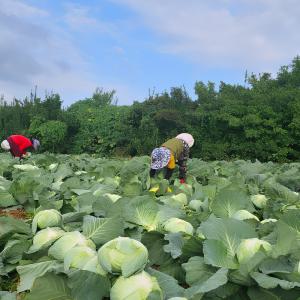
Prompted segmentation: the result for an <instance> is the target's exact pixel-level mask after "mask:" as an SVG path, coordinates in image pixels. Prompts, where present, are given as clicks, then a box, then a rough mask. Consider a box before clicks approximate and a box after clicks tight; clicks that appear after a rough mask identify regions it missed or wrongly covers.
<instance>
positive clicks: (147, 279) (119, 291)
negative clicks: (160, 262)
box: [110, 271, 163, 300]
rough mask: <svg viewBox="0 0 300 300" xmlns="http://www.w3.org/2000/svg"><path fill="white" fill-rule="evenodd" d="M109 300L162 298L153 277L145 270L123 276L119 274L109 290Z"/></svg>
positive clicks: (159, 299) (156, 299)
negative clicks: (126, 276)
mask: <svg viewBox="0 0 300 300" xmlns="http://www.w3.org/2000/svg"><path fill="white" fill-rule="evenodd" d="M110 299H111V300H130V299H132V300H134V299H136V300H147V299H151V300H162V299H163V295H162V291H161V289H160V287H159V285H158V282H157V280H156V278H155V277H152V276H150V275H149V274H148V273H146V272H145V271H142V272H141V273H138V274H136V275H133V276H130V277H128V278H125V277H123V276H120V277H119V278H118V279H117V281H116V282H115V284H114V285H113V287H112V289H111V291H110Z"/></svg>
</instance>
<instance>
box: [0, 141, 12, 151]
mask: <svg viewBox="0 0 300 300" xmlns="http://www.w3.org/2000/svg"><path fill="white" fill-rule="evenodd" d="M1 148H2V149H3V150H6V151H8V150H10V145H9V142H8V141H7V140H4V141H2V143H1Z"/></svg>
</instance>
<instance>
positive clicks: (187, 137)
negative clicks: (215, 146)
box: [176, 133, 194, 148]
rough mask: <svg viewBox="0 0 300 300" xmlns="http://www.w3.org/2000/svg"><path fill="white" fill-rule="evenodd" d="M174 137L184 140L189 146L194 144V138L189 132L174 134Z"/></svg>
mask: <svg viewBox="0 0 300 300" xmlns="http://www.w3.org/2000/svg"><path fill="white" fill-rule="evenodd" d="M176 139H179V140H182V141H184V142H186V143H187V144H188V146H189V147H190V148H191V147H193V145H194V138H193V136H192V135H191V134H189V133H180V134H178V135H177V136H176Z"/></svg>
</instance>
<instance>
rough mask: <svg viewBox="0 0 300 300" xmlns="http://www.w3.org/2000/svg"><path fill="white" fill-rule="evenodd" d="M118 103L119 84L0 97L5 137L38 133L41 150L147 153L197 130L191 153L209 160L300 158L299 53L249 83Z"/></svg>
mask: <svg viewBox="0 0 300 300" xmlns="http://www.w3.org/2000/svg"><path fill="white" fill-rule="evenodd" d="M195 94H196V99H192V98H191V97H190V96H189V95H188V93H187V92H186V90H185V89H184V88H183V87H174V88H171V89H170V91H169V92H163V93H160V94H153V95H150V96H149V97H148V98H147V99H146V100H145V101H143V102H134V103H133V104H132V105H127V106H125V105H123V106H120V105H117V104H116V98H115V92H114V91H104V90H103V89H96V91H95V92H94V94H93V96H92V97H90V98H86V99H83V100H79V101H76V102H74V103H73V104H72V105H70V106H69V107H67V108H63V107H62V100H61V98H60V96H59V95H58V94H49V95H46V96H45V99H40V98H38V97H36V96H35V95H31V97H29V98H25V99H23V100H20V99H14V101H13V102H7V101H6V100H5V99H4V98H3V97H2V98H1V99H0V138H1V139H4V138H6V137H7V136H9V135H11V134H24V135H26V136H32V137H37V138H38V139H40V141H41V144H42V147H41V151H50V152H57V153H73V154H79V153H95V154H98V155H101V156H124V157H128V156H135V155H145V154H146V155H149V154H150V153H151V151H152V149H153V148H154V147H156V146H159V145H160V144H161V143H162V142H163V141H165V140H166V139H168V138H171V137H174V136H175V135H177V134H178V133H180V132H189V133H191V134H192V135H193V136H194V138H195V145H194V147H193V148H192V152H191V155H192V156H193V157H199V158H202V159H204V160H230V159H250V160H255V159H258V160H260V161H278V162H284V161H296V160H299V157H300V57H299V56H297V57H296V58H294V59H293V61H292V63H291V64H290V65H289V66H283V67H281V68H280V69H279V71H278V73H277V75H276V77H275V78H272V76H271V74H269V73H263V74H259V75H255V74H251V75H250V76H248V75H247V76H246V78H245V83H244V84H243V85H241V84H238V85H232V84H227V83H224V82H221V83H220V85H219V86H218V88H216V86H215V84H214V83H213V82H208V83H203V82H201V81H198V82H196V83H195Z"/></svg>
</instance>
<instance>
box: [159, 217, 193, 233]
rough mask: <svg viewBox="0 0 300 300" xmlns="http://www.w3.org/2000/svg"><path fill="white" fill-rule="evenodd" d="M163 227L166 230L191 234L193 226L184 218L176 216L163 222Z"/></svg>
mask: <svg viewBox="0 0 300 300" xmlns="http://www.w3.org/2000/svg"><path fill="white" fill-rule="evenodd" d="M164 229H165V230H166V231H168V232H184V233H187V234H190V235H193V231H194V228H193V226H192V225H191V224H190V223H189V222H187V221H184V220H181V219H178V218H171V219H169V220H168V221H167V222H165V223H164Z"/></svg>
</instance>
